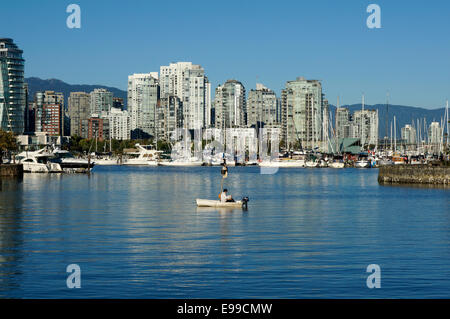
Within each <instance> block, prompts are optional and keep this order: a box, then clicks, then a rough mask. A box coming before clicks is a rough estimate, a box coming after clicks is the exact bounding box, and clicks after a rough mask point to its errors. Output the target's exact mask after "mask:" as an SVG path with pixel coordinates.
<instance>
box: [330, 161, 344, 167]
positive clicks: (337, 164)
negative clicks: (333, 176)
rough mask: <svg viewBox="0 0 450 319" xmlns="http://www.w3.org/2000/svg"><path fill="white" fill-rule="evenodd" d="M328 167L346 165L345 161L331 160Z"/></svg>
mask: <svg viewBox="0 0 450 319" xmlns="http://www.w3.org/2000/svg"><path fill="white" fill-rule="evenodd" d="M328 167H331V168H344V167H345V163H344V162H337V161H336V162H331V163H329V164H328Z"/></svg>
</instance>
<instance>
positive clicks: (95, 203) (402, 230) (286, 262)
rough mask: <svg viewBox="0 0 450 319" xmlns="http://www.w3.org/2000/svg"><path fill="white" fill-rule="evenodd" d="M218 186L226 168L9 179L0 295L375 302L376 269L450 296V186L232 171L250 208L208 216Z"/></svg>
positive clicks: (386, 293) (401, 292)
mask: <svg viewBox="0 0 450 319" xmlns="http://www.w3.org/2000/svg"><path fill="white" fill-rule="evenodd" d="M220 182H221V176H220V168H216V167H201V168H200V167H199V168H186V169H184V168H171V167H167V168H165V167H157V168H151V167H97V168H96V169H95V171H94V172H93V173H92V174H91V175H90V176H87V175H76V174H73V175H61V174H59V175H44V174H42V175H39V174H30V175H25V176H24V179H23V181H20V182H18V181H14V182H11V181H4V180H2V183H0V186H1V191H0V199H1V202H0V212H1V214H0V236H1V237H0V250H1V253H0V256H1V258H2V259H1V261H0V274H1V275H0V280H1V286H0V294H3V295H6V296H19V297H44V298H45V297H119V298H123V297H177V298H186V297H195V298H197V297H198V298H202V297H203V298H204V297H212V296H214V297H236V298H241V297H242V298H244V297H269V298H270V297H273V298H281V297H285V298H291V297H294V298H295V297H365V296H367V295H366V294H367V291H366V290H367V289H363V288H364V284H362V285H360V280H361V276H362V275H361V273H363V274H365V266H367V264H370V263H373V262H375V261H376V262H377V263H380V264H382V267H387V268H388V269H389V271H390V273H387V274H386V279H384V280H385V283H386V285H390V287H392V288H390V289H388V290H386V289H385V290H383V291H382V292H374V293H375V294H377V293H378V294H379V295H377V296H379V297H390V296H408V294H409V295H410V296H411V295H414V294H412V293H411V291H420V290H417V289H416V288H423V287H422V286H420V285H417V284H415V283H414V282H412V281H411V280H410V279H408V277H409V278H414V277H415V276H418V275H419V274H420V276H422V277H423V278H426V279H427V280H430V281H432V282H433V283H435V286H434V287H432V288H430V287H428V288H426V289H425V290H422V291H424V294H425V293H428V292H429V293H430V294H431V293H434V294H435V295H437V296H441V297H442V296H444V297H445V296H448V290H446V289H444V288H448V286H450V279H449V278H442V272H439V269H447V268H448V267H449V266H450V253H449V252H450V226H449V225H450V224H449V222H448V220H450V219H449V218H448V217H449V216H448V214H449V213H448V212H449V203H448V199H449V197H448V192H447V191H445V190H441V189H418V188H407V187H400V188H397V187H388V186H380V185H378V182H377V171H376V170H370V169H368V170H357V169H355V170H352V169H348V170H347V169H345V170H332V169H311V170H305V169H298V170H288V169H287V170H280V171H279V172H278V173H277V174H274V175H261V174H259V169H258V168H257V167H255V168H251V167H247V168H241V167H235V168H230V174H229V177H228V178H227V179H226V180H225V185H224V186H225V187H226V188H228V189H229V191H230V193H231V195H233V197H234V198H236V199H240V198H241V197H243V196H249V198H250V202H249V204H248V211H243V210H242V209H241V208H234V209H228V208H202V207H197V206H196V204H195V199H196V198H208V199H217V196H218V194H219V192H220ZM69 263H78V264H80V266H81V267H82V270H83V273H84V274H85V276H86V277H85V279H84V281H83V285H84V288H85V289H81V290H78V291H76V292H73V291H69V290H68V289H66V288H65V278H66V277H65V276H66V273H65V267H66V266H67V264H69ZM412 264H414V266H415V269H406V270H405V268H404V265H412ZM424 274H425V275H424ZM392 278H400V279H402V280H403V279H404V280H405V282H407V284H408V285H409V286H408V287H407V288H408V289H407V288H406V287H405V285H404V284H403V283H402V281H401V280H397V281H395V280H393V279H392ZM36 282H38V283H40V284H36ZM361 287H362V288H361ZM372 293H373V292H372Z"/></svg>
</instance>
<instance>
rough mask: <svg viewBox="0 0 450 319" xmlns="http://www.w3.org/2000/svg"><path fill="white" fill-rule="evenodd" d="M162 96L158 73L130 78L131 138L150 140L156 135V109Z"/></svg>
mask: <svg viewBox="0 0 450 319" xmlns="http://www.w3.org/2000/svg"><path fill="white" fill-rule="evenodd" d="M159 96H160V90H159V83H158V73H157V72H152V73H139V74H133V75H130V76H128V112H129V115H130V116H131V131H132V132H131V138H148V137H150V136H155V133H156V121H155V120H156V107H157V104H158V100H159Z"/></svg>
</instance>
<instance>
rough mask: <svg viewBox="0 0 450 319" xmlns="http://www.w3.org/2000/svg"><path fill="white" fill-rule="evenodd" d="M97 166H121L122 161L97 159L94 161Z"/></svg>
mask: <svg viewBox="0 0 450 319" xmlns="http://www.w3.org/2000/svg"><path fill="white" fill-rule="evenodd" d="M93 162H94V164H95V165H101V166H110V165H120V160H119V159H118V158H96V159H93Z"/></svg>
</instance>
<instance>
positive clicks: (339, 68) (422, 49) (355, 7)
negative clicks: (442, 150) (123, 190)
mask: <svg viewBox="0 0 450 319" xmlns="http://www.w3.org/2000/svg"><path fill="white" fill-rule="evenodd" d="M71 3H75V4H78V5H79V6H80V8H81V28H80V29H69V28H68V27H67V25H66V20H67V17H68V16H69V15H70V13H67V12H66V8H67V6H68V5H69V4H71ZM371 3H375V4H378V5H379V6H380V8H381V28H380V29H369V28H368V27H367V25H366V20H367V18H368V17H369V15H370V13H367V12H366V9H367V7H368V5H369V4H371ZM0 12H1V13H2V15H1V17H2V18H1V19H0V37H8V38H12V39H14V41H15V43H16V44H17V45H18V46H19V47H20V48H21V49H22V50H24V58H25V59H26V64H25V76H26V77H31V76H36V77H40V78H43V79H49V78H56V79H60V80H63V81H65V82H67V83H70V84H101V85H106V86H113V87H117V88H120V89H126V87H127V79H128V78H127V77H128V75H130V74H132V73H147V72H155V71H159V67H160V66H161V65H168V64H169V63H171V62H177V61H191V62H193V63H194V64H200V65H201V66H203V67H204V69H205V73H206V75H207V76H208V78H209V80H210V81H211V83H212V87H213V89H214V88H215V87H216V86H217V85H219V84H221V83H224V82H225V81H226V80H228V79H236V80H239V81H241V82H242V83H243V84H244V86H245V88H246V90H247V91H249V90H250V89H252V88H253V89H254V88H255V86H256V83H257V82H258V83H263V84H264V85H265V86H267V87H268V88H270V89H272V90H274V91H275V92H276V93H277V95H279V94H280V92H281V90H282V89H283V87H284V86H285V83H286V81H290V80H295V79H296V78H297V77H298V76H303V77H305V78H307V79H317V80H321V81H322V85H323V92H324V93H325V95H326V98H328V100H329V101H330V103H331V104H336V101H337V98H338V96H339V97H340V102H341V105H342V104H355V103H360V101H361V96H362V94H363V93H364V95H365V101H366V104H377V103H383V104H384V103H385V102H386V94H387V92H389V96H390V99H389V101H390V103H391V104H401V105H410V106H420V107H425V108H431V109H433V108H439V107H443V106H444V104H445V100H446V99H447V98H449V97H450V72H449V71H450V1H447V0H435V1H414V0H410V1H406V0H395V1H393V0H386V1H380V0H371V1H357V0H345V1H336V0H327V1H325V0H314V1H312V0H309V1H303V0H294V1H287V0H277V1H266V0H258V1H253V0H239V1H236V0H227V1H217V0H191V1H177V0H171V1H167V0H165V1H152V0H143V1H139V0H128V1H114V0H89V1H85V0H82V1H81V0H70V1H64V0H54V1H51V0H40V1H29V0H15V1H2V2H1V4H0Z"/></svg>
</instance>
